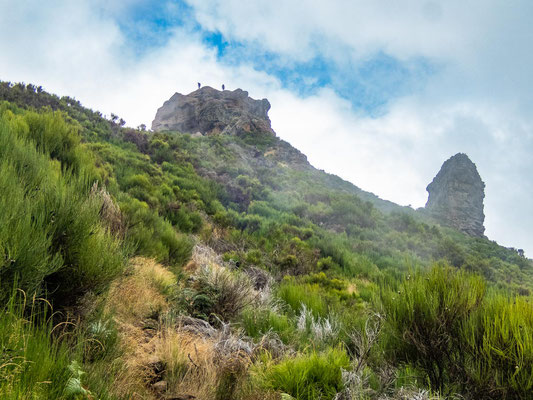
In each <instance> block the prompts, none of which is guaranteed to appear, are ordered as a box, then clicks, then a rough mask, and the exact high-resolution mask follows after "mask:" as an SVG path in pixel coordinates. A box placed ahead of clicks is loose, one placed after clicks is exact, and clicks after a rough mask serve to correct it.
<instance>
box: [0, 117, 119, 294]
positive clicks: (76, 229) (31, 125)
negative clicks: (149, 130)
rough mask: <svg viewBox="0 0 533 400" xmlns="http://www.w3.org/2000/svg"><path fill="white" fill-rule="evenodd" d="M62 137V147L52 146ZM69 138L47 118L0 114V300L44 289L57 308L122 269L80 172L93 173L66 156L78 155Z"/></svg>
mask: <svg viewBox="0 0 533 400" xmlns="http://www.w3.org/2000/svg"><path fill="white" fill-rule="evenodd" d="M50 130H53V131H54V132H55V133H50V132H49V131H50ZM63 137H67V138H68V139H65V140H66V142H69V143H70V144H69V145H68V146H61V145H60V144H58V143H60V142H61V141H62V138H63ZM75 138H76V136H75V132H73V131H72V130H71V128H69V127H68V126H67V125H66V124H65V122H64V121H62V120H61V119H60V117H59V116H58V115H57V114H55V113H46V114H42V115H39V114H36V113H31V112H30V113H24V114H22V115H14V114H13V113H11V112H10V111H5V112H4V113H3V114H2V116H1V119H0V160H1V162H0V184H2V188H3V190H2V192H1V193H0V263H1V269H0V274H1V275H0V284H1V285H2V287H3V290H2V293H3V294H4V299H3V300H4V301H5V294H6V293H9V290H7V289H8V288H10V287H12V285H13V284H14V282H15V281H16V282H17V285H18V286H19V287H20V288H21V289H23V290H25V291H27V292H28V293H30V294H33V293H34V292H37V293H39V292H41V291H42V290H44V289H47V290H49V291H50V292H52V293H53V297H54V299H55V300H56V301H57V302H59V303H68V302H71V301H72V300H73V299H75V298H76V296H78V295H80V294H82V293H84V292H86V291H88V290H95V291H98V290H101V289H102V288H103V287H105V285H107V284H108V282H109V280H110V279H111V278H112V277H113V276H116V274H117V273H119V272H120V271H121V269H122V266H123V263H124V256H125V252H124V248H123V247H122V246H121V243H120V241H119V239H118V238H116V237H114V236H113V234H112V233H111V232H109V231H108V230H107V229H106V228H104V226H103V225H102V224H101V221H100V210H101V207H102V199H100V198H98V197H95V196H89V195H88V194H89V189H90V187H91V185H92V183H93V181H92V178H91V177H90V176H87V174H86V170H87V169H89V171H90V172H91V173H92V172H94V171H95V170H94V168H92V167H93V166H92V165H91V164H88V166H87V169H86V167H85V164H76V163H75V161H73V160H76V157H74V156H73V157H70V156H69V155H72V154H78V153H79V152H81V151H82V150H81V149H78V148H77V147H76V146H79V143H78V141H79V140H76V139H75ZM76 143H78V144H76ZM48 151H52V152H54V155H55V156H56V157H58V158H59V161H56V160H54V159H50V156H51V154H50V153H48ZM60 161H61V162H63V165H62V166H61V164H60V163H59V162H60ZM62 167H63V168H62Z"/></svg>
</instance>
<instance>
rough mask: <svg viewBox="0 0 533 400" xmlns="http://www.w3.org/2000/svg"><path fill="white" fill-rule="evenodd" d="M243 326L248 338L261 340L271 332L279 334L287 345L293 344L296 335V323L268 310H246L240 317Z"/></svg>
mask: <svg viewBox="0 0 533 400" xmlns="http://www.w3.org/2000/svg"><path fill="white" fill-rule="evenodd" d="M240 320H241V324H242V327H243V329H244V332H245V334H246V335H247V336H250V337H252V338H254V339H260V338H261V337H262V336H263V335H265V334H267V333H268V332H269V331H272V332H275V333H277V334H278V336H279V338H280V339H281V341H282V342H283V343H285V344H288V343H291V342H292V341H293V340H294V339H295V337H296V335H297V332H296V326H295V323H294V322H293V321H292V320H291V319H290V318H289V317H288V316H287V315H284V314H279V313H276V312H274V311H272V310H268V309H259V310H258V309H257V308H256V307H253V308H252V307H250V308H246V309H245V310H244V311H243V312H242V313H241V316H240Z"/></svg>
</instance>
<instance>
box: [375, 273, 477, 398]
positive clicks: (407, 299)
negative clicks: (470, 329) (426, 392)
mask: <svg viewBox="0 0 533 400" xmlns="http://www.w3.org/2000/svg"><path fill="white" fill-rule="evenodd" d="M484 294H485V284H484V282H483V279H482V278H480V277H478V276H475V275H471V274H468V273H465V272H461V271H456V270H454V269H452V268H450V267H447V266H441V265H435V266H434V267H433V268H432V269H431V270H430V271H429V272H428V273H427V274H422V273H416V274H414V275H413V276H410V277H408V279H406V280H405V281H404V282H403V283H402V285H401V286H400V289H399V291H398V292H397V293H396V292H388V293H386V294H384V296H383V302H384V305H385V309H386V312H387V317H388V318H387V322H388V325H389V337H388V339H389V350H390V353H389V354H391V355H394V356H395V357H396V361H400V362H407V363H411V364H412V365H414V366H415V367H417V368H421V369H422V370H424V371H425V372H426V373H427V375H428V377H429V380H430V382H431V384H432V386H433V387H434V388H436V389H438V390H440V391H444V390H449V389H450V388H452V387H453V385H462V384H465V383H466V382H465V361H464V357H465V350H466V349H465V343H464V342H463V341H462V340H461V334H462V329H463V326H464V324H465V322H466V321H467V320H468V318H469V317H470V316H471V315H472V314H473V313H474V312H475V311H476V310H477V309H478V307H479V306H480V305H481V301H482V299H483V296H484Z"/></svg>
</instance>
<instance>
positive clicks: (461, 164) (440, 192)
mask: <svg viewBox="0 0 533 400" xmlns="http://www.w3.org/2000/svg"><path fill="white" fill-rule="evenodd" d="M484 189H485V184H484V183H483V181H482V180H481V177H480V176H479V173H478V171H477V168H476V165H475V164H474V163H473V162H472V161H470V159H469V158H468V156H467V155H466V154H463V153H458V154H456V155H454V156H453V157H451V158H450V159H448V160H446V161H445V162H444V164H442V167H441V169H440V171H439V173H438V174H437V176H436V177H435V178H434V179H433V181H432V182H431V183H430V184H429V185H428V187H427V189H426V190H427V191H428V192H429V198H428V201H427V203H426V207H425V209H426V211H428V213H429V214H430V215H431V216H432V217H434V218H435V219H436V220H437V221H439V222H440V223H441V224H442V225H445V226H449V227H452V228H455V229H458V230H460V231H462V232H464V233H466V234H468V235H471V236H478V237H482V236H483V233H484V232H485V227H484V226H483V221H484V220H485V215H484V213H483V198H484V197H485V191H484Z"/></svg>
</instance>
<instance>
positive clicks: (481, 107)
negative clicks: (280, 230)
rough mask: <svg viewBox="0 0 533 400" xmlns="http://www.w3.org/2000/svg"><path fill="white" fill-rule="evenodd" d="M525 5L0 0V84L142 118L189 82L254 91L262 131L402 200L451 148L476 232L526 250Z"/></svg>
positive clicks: (493, 1) (531, 38) (421, 192)
mask: <svg viewBox="0 0 533 400" xmlns="http://www.w3.org/2000/svg"><path fill="white" fill-rule="evenodd" d="M532 19H533V2H532V1H530V0H514V1H512V2H505V1H501V0H469V1H464V0H446V1H436V0H435V1H431V0H404V1H401V2H400V1H395V0H372V1H370V0H329V1H318V0H298V1H296V0H268V1H267V0H255V1H254V0H250V1H242V0H225V1H221V0H179V1H165V0H121V1H116V0H105V1H104V0H93V1H88V0H87V1H86V0H76V1H71V0H49V1H46V2H43V1H36V0H0V79H1V80H7V81H12V82H26V83H34V84H37V85H42V86H43V87H44V88H45V90H47V91H48V92H52V93H56V94H58V95H68V96H71V97H75V98H76V99H78V100H80V101H81V102H82V104H83V105H85V106H87V107H90V108H92V109H94V110H100V111H101V112H103V113H104V114H107V115H110V114H111V113H112V112H113V113H115V114H117V115H119V116H120V117H122V118H124V119H125V120H126V123H127V125H128V126H132V127H136V126H138V125H140V124H143V123H144V124H145V125H147V126H148V127H150V126H151V121H152V120H153V117H154V116H155V112H156V110H157V108H159V107H160V106H161V105H162V104H163V102H164V101H165V100H167V99H168V98H170V96H172V95H173V94H174V93H175V92H180V93H184V94H186V93H189V92H191V91H193V90H195V89H196V87H197V82H201V83H202V84H203V85H209V86H212V87H215V88H220V87H221V85H222V84H223V83H224V84H225V86H226V89H230V90H233V89H236V88H242V89H244V90H247V91H248V92H249V93H250V96H252V97H254V98H268V99H269V101H270V103H271V104H272V108H271V110H270V112H269V115H270V119H271V121H272V126H273V128H274V130H275V131H276V133H277V135H278V136H279V137H280V138H282V139H284V140H286V141H288V142H289V143H291V144H292V145H293V146H295V147H296V148H298V149H299V150H301V151H302V152H303V153H304V154H306V155H307V156H308V159H309V161H310V162H311V163H312V164H313V165H314V166H315V167H317V168H320V169H323V170H325V171H327V172H330V173H334V174H337V175H339V176H340V177H342V178H344V179H346V180H348V181H350V182H352V183H354V184H355V185H357V186H359V187H360V188H362V189H364V190H367V191H370V192H373V193H375V194H377V195H378V196H380V197H381V198H384V199H387V200H391V201H394V202H396V203H398V204H401V205H411V206H412V207H413V208H417V207H422V206H424V204H425V202H426V201H427V192H426V186H427V185H428V184H429V183H430V182H431V180H432V179H433V177H434V176H435V175H436V174H437V172H438V171H439V169H440V167H441V165H442V163H443V162H444V161H445V160H446V159H448V158H449V157H451V156H452V155H454V154H456V153H458V152H463V153H466V154H467V155H468V156H469V157H470V158H471V160H472V161H473V162H474V163H475V164H476V165H477V168H478V171H479V173H480V175H481V177H482V179H483V181H484V182H485V184H486V188H485V215H486V219H485V227H486V232H485V233H486V235H487V236H488V237H489V238H490V239H492V240H496V241H497V242H498V243H500V244H502V245H505V246H508V247H511V246H512V247H515V248H523V249H524V250H525V251H526V256H529V257H532V256H533V239H532V235H531V234H530V232H531V226H533V209H532V206H531V204H532V203H531V197H532V195H533V179H532V176H533V157H531V152H532V150H533V112H531V110H532V109H533V72H532V71H533V24H531V20H532Z"/></svg>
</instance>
